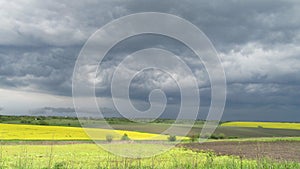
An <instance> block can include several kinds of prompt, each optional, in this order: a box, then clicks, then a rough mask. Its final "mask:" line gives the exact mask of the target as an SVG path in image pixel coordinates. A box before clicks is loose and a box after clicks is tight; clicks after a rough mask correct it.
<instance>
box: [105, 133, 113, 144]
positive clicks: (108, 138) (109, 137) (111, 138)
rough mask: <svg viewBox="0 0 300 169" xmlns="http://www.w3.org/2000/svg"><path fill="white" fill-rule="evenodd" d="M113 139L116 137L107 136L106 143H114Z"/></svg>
mask: <svg viewBox="0 0 300 169" xmlns="http://www.w3.org/2000/svg"><path fill="white" fill-rule="evenodd" d="M113 139H114V137H113V136H112V135H110V134H108V135H106V141H108V142H112V141H113Z"/></svg>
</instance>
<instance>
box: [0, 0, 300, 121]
mask: <svg viewBox="0 0 300 169" xmlns="http://www.w3.org/2000/svg"><path fill="white" fill-rule="evenodd" d="M0 6H2V8H1V11H0V20H1V23H0V88H9V89H16V90H27V91H35V92H42V93H49V94H53V95H63V96H71V80H72V73H73V68H74V65H75V61H76V58H77V56H78V53H79V51H80V49H81V47H82V46H83V44H84V42H85V41H86V40H87V39H88V37H89V36H90V35H92V33H94V32H95V31H96V30H97V29H98V28H100V27H101V26H103V25H104V24H106V23H108V22H109V21H111V20H113V19H116V18H119V17H121V16H124V15H127V14H131V13H135V12H147V11H148V12H149V11H151V12H166V13H170V14H175V15H178V16H181V17H183V18H185V19H187V20H188V21H190V22H192V23H193V24H195V25H196V26H198V27H199V28H200V29H201V30H202V31H203V32H204V33H205V34H206V35H207V36H208V37H209V39H210V40H211V41H212V43H213V44H214V45H215V46H216V49H217V51H218V52H219V54H220V57H221V61H222V64H223V66H224V69H225V73H226V77H227V83H228V96H227V98H228V100H227V107H226V110H225V114H224V119H230V118H240V119H243V118H246V119H247V118H248V119H255V118H256V117H257V118H263V119H268V118H274V119H275V118H276V119H280V118H282V119H287V120H290V119H294V120H298V121H299V120H300V115H299V113H297V110H298V109H299V108H300V106H299V105H300V104H299V101H298V100H299V99H298V98H299V97H300V93H299V92H298V91H299V85H300V78H299V77H300V76H299V75H298V74H300V66H299V65H300V57H299V55H300V47H299V46H300V12H299V11H300V3H299V1H296V0H294V1H284V0H277V1H273V0H266V1H260V0H254V1H253V0H249V1H241V2H237V1H234V0H229V1H228V0H224V1H215V0H213V1H196V0H188V1H184V2H182V1H173V0H167V1H158V0H157V1H147V0H141V1H140V0H139V1H137V0H130V1H117V0H115V1H109V0H104V1H89V2H88V3H86V2H79V1H76V2H69V1H28V2H21V1H19V2H10V1H1V2H0ZM149 47H158V48H162V49H166V50H170V51H172V52H173V53H175V54H177V55H180V56H182V58H183V60H184V61H185V62H186V63H187V64H188V66H189V67H190V68H191V69H192V70H193V73H194V75H195V76H196V77H197V79H198V83H199V86H200V94H201V104H203V105H204V106H205V107H207V106H209V104H210V90H209V89H208V88H209V85H210V83H209V78H208V75H207V72H206V71H205V68H204V67H203V65H202V64H201V61H199V59H197V58H196V56H194V55H193V53H192V52H191V51H189V50H188V49H187V48H186V47H185V46H184V45H182V44H181V43H179V42H176V41H175V40H172V39H169V38H166V37H158V36H154V35H152V36H151V35H144V36H139V37H133V38H131V39H127V40H125V41H124V42H121V43H120V44H118V45H117V46H116V47H115V48H113V49H112V51H111V52H110V53H109V54H108V55H107V56H106V58H105V60H104V62H103V63H102V64H101V70H99V73H98V79H97V80H98V81H97V82H98V83H97V86H96V87H97V91H96V92H97V95H98V96H101V97H107V98H109V97H110V85H109V84H110V82H111V77H112V74H113V72H114V70H115V68H116V66H117V65H118V64H119V63H120V62H121V60H122V59H123V58H124V57H125V56H126V55H128V54H130V53H132V52H134V51H137V50H140V49H144V48H149ZM166 62H167V61H166ZM133 64H134V63H133ZM178 76H179V77H180V78H181V79H182V78H184V77H185V76H184V75H178ZM154 88H163V89H165V91H166V93H167V96H168V99H169V103H170V104H173V105H171V106H174V104H177V103H178V102H179V101H180V97H179V94H180V93H179V91H178V88H177V87H176V84H175V83H174V80H172V79H171V78H170V77H169V76H168V75H166V74H163V73H161V74H155V73H154V74H153V72H152V73H149V72H148V73H147V72H144V73H141V74H139V75H138V76H137V77H136V78H135V79H134V81H133V83H132V85H131V93H130V95H131V97H132V99H133V100H135V101H137V103H138V104H140V101H142V102H145V101H146V103H145V107H146V108H147V106H149V105H147V99H148V93H149V92H150V91H151V90H152V89H154ZM142 109H143V108H142ZM169 109H170V111H173V110H177V109H176V108H174V107H170V108H169ZM53 110H54V109H53ZM53 112H54V111H53ZM285 112H286V113H287V112H289V113H287V115H286V117H285V116H284V113H285ZM249 114H251V115H249Z"/></svg>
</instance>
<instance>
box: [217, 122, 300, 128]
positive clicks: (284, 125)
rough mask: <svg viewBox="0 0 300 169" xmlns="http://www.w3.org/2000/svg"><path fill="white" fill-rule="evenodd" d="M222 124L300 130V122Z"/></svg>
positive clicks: (224, 124)
mask: <svg viewBox="0 0 300 169" xmlns="http://www.w3.org/2000/svg"><path fill="white" fill-rule="evenodd" d="M222 126H229V127H252V128H271V129H294V130H300V123H287V122H285V123H284V122H246V121H238V122H227V123H223V124H222Z"/></svg>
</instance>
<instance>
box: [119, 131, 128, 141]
mask: <svg viewBox="0 0 300 169" xmlns="http://www.w3.org/2000/svg"><path fill="white" fill-rule="evenodd" d="M121 140H123V141H128V140H130V138H129V137H128V135H127V134H126V133H124V135H123V136H122V137H121Z"/></svg>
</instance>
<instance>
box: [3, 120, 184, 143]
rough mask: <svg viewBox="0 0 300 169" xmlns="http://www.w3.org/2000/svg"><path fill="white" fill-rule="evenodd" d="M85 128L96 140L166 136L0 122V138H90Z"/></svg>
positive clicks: (162, 138) (163, 138)
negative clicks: (111, 137)
mask: <svg viewBox="0 0 300 169" xmlns="http://www.w3.org/2000/svg"><path fill="white" fill-rule="evenodd" d="M85 130H87V131H88V133H89V134H90V135H92V136H93V138H94V139H96V140H106V136H107V135H111V136H113V138H114V140H120V138H121V137H122V135H123V134H125V133H126V134H127V135H128V136H129V138H130V139H132V140H167V137H168V136H167V135H160V134H152V133H144V132H143V133H142V132H135V131H127V130H109V129H99V128H97V129H96V128H86V129H83V128H80V127H64V126H38V125H23V124H0V140H79V141H80V140H91V139H90V137H89V136H88V135H87V134H86V133H85ZM178 139H184V137H178Z"/></svg>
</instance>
